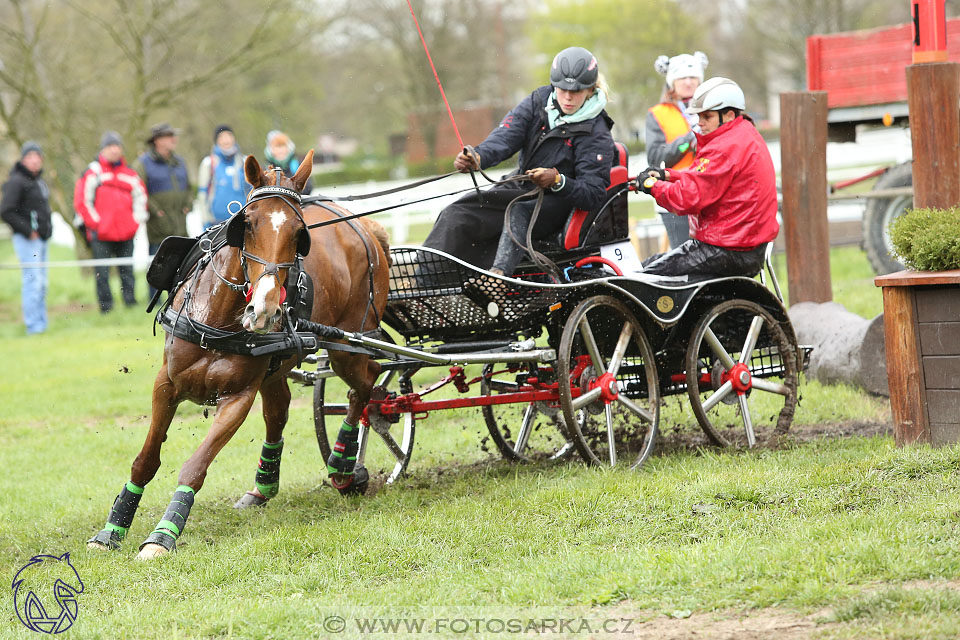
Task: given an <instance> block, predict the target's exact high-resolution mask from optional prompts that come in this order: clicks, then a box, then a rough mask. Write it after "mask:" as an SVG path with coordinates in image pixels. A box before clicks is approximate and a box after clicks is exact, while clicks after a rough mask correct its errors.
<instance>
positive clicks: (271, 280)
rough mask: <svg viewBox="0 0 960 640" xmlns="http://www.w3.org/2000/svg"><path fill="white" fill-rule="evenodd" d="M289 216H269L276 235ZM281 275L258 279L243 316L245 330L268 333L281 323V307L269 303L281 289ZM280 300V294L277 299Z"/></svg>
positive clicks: (284, 213) (278, 211)
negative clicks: (275, 292) (272, 296)
mask: <svg viewBox="0 0 960 640" xmlns="http://www.w3.org/2000/svg"><path fill="white" fill-rule="evenodd" d="M288 218H289V214H288V212H286V211H283V210H282V209H278V210H276V211H271V212H270V213H269V214H267V219H268V220H270V225H271V226H272V227H273V231H274V233H280V229H281V228H282V227H283V225H284V224H285V223H286V222H287V220H288ZM279 278H280V276H279V273H278V274H276V275H264V276H262V277H260V278H257V279H256V284H255V285H254V287H253V293H252V295H251V296H250V302H249V303H248V304H247V307H246V309H245V311H244V314H243V328H244V329H246V330H247V331H254V332H256V333H266V332H268V331H270V330H271V329H272V328H273V326H274V325H275V324H276V323H277V322H279V321H280V306H279V304H278V303H277V302H268V298H269V297H270V294H271V293H272V292H273V291H274V289H277V290H279V289H280V287H281V284H280V280H279ZM276 299H277V300H279V294H278V296H277V297H276Z"/></svg>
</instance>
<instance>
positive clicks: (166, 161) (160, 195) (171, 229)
mask: <svg viewBox="0 0 960 640" xmlns="http://www.w3.org/2000/svg"><path fill="white" fill-rule="evenodd" d="M179 134H180V131H179V130H178V129H174V128H173V127H171V126H170V125H169V124H167V123H166V122H164V123H161V124H158V125H155V126H153V127H152V128H151V129H150V135H149V137H147V140H146V142H147V146H148V149H147V151H145V152H144V153H143V154H141V155H140V157H139V158H137V159H136V161H134V164H133V166H134V169H136V171H137V175H139V176H140V180H141V181H142V182H143V184H144V186H145V187H146V189H147V214H148V215H149V218H148V219H147V242H148V243H149V245H150V255H153V254H155V253H156V252H157V249H158V248H159V247H160V243H161V242H163V240H164V239H165V238H167V237H169V236H186V235H187V213H189V212H190V209H191V207H192V203H193V189H192V187H191V186H190V178H189V176H188V174H187V164H186V163H185V162H184V160H183V158H181V157H180V156H179V155H177V154H176V149H177V141H178V136H179ZM153 293H154V290H153V287H150V297H153Z"/></svg>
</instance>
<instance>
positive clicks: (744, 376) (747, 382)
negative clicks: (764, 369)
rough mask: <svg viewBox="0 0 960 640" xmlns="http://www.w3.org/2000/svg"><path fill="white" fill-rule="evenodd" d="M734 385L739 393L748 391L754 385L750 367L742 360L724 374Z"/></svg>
mask: <svg viewBox="0 0 960 640" xmlns="http://www.w3.org/2000/svg"><path fill="white" fill-rule="evenodd" d="M723 377H724V378H725V379H726V380H729V381H730V384H732V385H733V390H734V391H736V392H737V393H746V392H747V391H749V390H750V388H751V387H753V377H752V376H751V375H750V367H748V366H747V365H745V364H744V363H742V362H738V363H737V364H735V365H733V368H731V369H730V371H728V372H727V373H726V374H724V376H723Z"/></svg>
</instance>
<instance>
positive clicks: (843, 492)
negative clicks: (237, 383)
mask: <svg viewBox="0 0 960 640" xmlns="http://www.w3.org/2000/svg"><path fill="white" fill-rule="evenodd" d="M64 257H66V256H64ZM11 260H12V251H11V250H10V247H9V242H0V262H9V261H11ZM833 260H834V264H833V271H834V278H835V283H834V291H835V295H836V297H837V298H838V299H839V300H840V301H841V302H844V303H845V304H847V306H848V307H849V308H851V309H853V310H855V311H857V312H858V313H861V314H862V315H865V316H866V315H873V314H875V313H877V312H879V304H880V302H879V293H878V291H876V290H875V289H874V288H873V287H872V282H871V278H870V275H869V267H867V266H866V260H865V258H862V254H859V252H856V251H855V250H852V249H851V250H838V251H834V253H833ZM861 262H862V264H861ZM51 279H52V282H51V294H50V307H51V316H52V326H51V329H50V331H49V332H48V333H46V334H44V335H42V336H35V337H26V336H24V335H23V329H22V326H20V325H19V296H18V290H19V284H18V274H17V273H16V272H10V271H0V319H2V320H3V322H2V323H0V351H2V357H0V362H2V363H3V367H4V374H5V375H4V376H3V377H2V379H0V397H2V398H3V400H4V401H3V402H2V403H0V468H2V469H4V471H5V472H6V477H7V490H6V491H5V492H4V497H3V500H0V578H2V577H4V576H6V579H8V580H12V578H13V576H14V574H16V572H17V570H18V569H19V568H20V567H21V566H22V565H23V564H25V563H26V562H27V561H28V560H29V558H30V557H31V556H33V555H35V554H55V555H61V554H62V553H64V552H70V554H71V558H72V562H73V565H74V566H75V567H76V569H77V571H78V573H79V575H80V576H81V578H82V579H83V581H84V584H85V590H84V592H83V594H82V595H81V596H80V598H79V617H78V619H77V622H76V624H75V625H74V627H73V628H71V629H70V630H68V631H67V632H65V633H64V634H63V637H68V638H69V637H75V638H104V639H106V638H165V639H170V638H329V637H348V638H349V637H375V636H378V634H377V633H373V631H372V630H371V629H372V627H368V631H369V632H364V631H363V630H362V628H361V627H362V626H363V625H381V626H379V627H373V628H376V629H377V630H378V631H380V634H379V635H384V633H383V631H384V628H385V627H384V626H383V625H384V624H386V621H385V619H390V620H395V621H399V622H398V624H400V626H399V627H398V629H399V630H398V631H397V632H396V633H387V634H386V637H416V636H419V635H421V634H422V633H427V632H431V633H432V634H433V635H434V636H436V637H516V636H517V635H521V634H519V633H507V632H505V631H503V630H502V629H501V627H500V626H499V625H501V624H503V625H506V624H507V623H508V622H509V621H511V620H518V621H521V622H523V623H524V624H525V625H534V626H533V627H527V631H528V633H527V634H526V635H524V637H526V636H527V635H549V636H550V637H574V638H620V637H623V638H627V637H641V638H662V637H667V638H681V637H692V635H691V634H692V633H693V632H696V633H697V634H698V635H697V636H695V637H707V638H709V637H736V638H805V637H824V638H864V637H869V638H954V637H956V636H957V635H958V633H960V524H958V522H960V500H958V499H957V495H958V490H960V475H958V471H960V449H958V448H944V449H939V450H931V449H929V448H925V447H917V448H911V449H897V448H895V447H894V445H893V442H892V439H891V438H889V437H888V436H884V435H869V434H875V433H877V432H878V431H880V432H882V431H883V428H882V425H884V424H887V423H888V422H889V410H888V405H887V403H886V402H885V401H883V400H880V399H876V398H872V397H869V396H867V395H865V394H862V393H860V392H858V391H856V390H854V389H851V388H847V387H824V386H821V385H818V384H816V383H812V382H811V383H805V384H804V386H803V388H802V400H801V405H800V407H799V409H798V410H797V415H796V420H795V427H794V430H793V431H794V433H795V437H794V438H793V440H792V441H791V442H789V443H788V444H785V445H784V446H782V447H780V448H778V449H759V450H754V451H719V450H716V449H711V448H706V447H699V446H692V445H691V444H690V443H691V442H695V441H696V440H695V439H694V438H693V434H695V433H696V426H695V422H694V421H693V418H692V417H691V416H690V415H689V410H688V409H686V410H684V408H683V407H682V406H678V407H674V408H673V409H671V414H670V415H671V416H672V418H671V420H670V422H669V424H667V425H666V426H667V431H668V434H667V435H668V438H667V439H668V440H669V441H670V442H671V444H670V446H669V447H665V449H666V450H668V453H662V454H661V455H657V456H655V457H654V458H652V459H651V460H650V461H649V462H648V463H647V464H646V465H645V466H644V467H643V468H642V469H641V470H639V471H638V472H629V471H625V470H620V469H616V470H609V469H596V468H587V467H584V466H583V465H581V464H579V463H576V462H570V463H562V464H559V465H556V466H550V465H523V466H516V465H511V464H508V463H504V462H501V461H498V460H495V459H494V458H493V457H492V455H491V454H490V453H487V452H485V451H484V450H483V449H482V448H481V446H480V441H481V439H482V436H483V435H484V433H485V428H484V427H483V423H482V420H481V419H480V415H479V413H478V412H476V411H462V412H449V413H447V414H433V415H431V416H430V418H429V419H428V420H426V421H422V422H419V423H418V434H417V440H418V442H417V447H416V450H415V453H414V458H413V462H412V463H411V469H410V475H409V477H407V478H406V479H404V480H402V481H401V482H399V483H398V484H397V485H395V486H391V487H377V486H374V487H373V490H372V491H371V492H370V495H368V496H366V497H362V498H349V499H345V498H342V497H341V496H339V495H338V494H337V493H336V492H335V491H334V490H333V489H332V488H330V487H329V486H328V485H327V484H326V483H325V478H324V475H323V474H322V473H321V469H322V466H323V461H322V460H321V459H320V455H319V453H318V451H317V447H316V443H315V439H314V435H313V426H312V417H311V394H310V390H309V389H304V388H301V387H299V386H296V385H294V387H293V388H294V401H293V406H292V408H291V414H290V422H289V425H288V427H287V431H286V435H285V439H286V446H285V452H284V463H283V472H282V488H281V492H280V495H279V496H278V497H277V498H276V499H275V500H274V501H272V502H271V503H270V504H269V505H268V506H267V507H265V508H263V509H255V510H247V511H243V512H239V511H236V510H234V509H233V508H232V504H233V502H234V501H235V500H236V498H238V497H239V496H240V495H241V494H242V492H243V491H245V490H247V489H250V488H252V481H253V475H254V471H255V466H256V461H257V456H258V454H259V449H260V444H259V443H260V441H261V440H262V438H263V421H262V418H261V417H260V415H259V406H257V407H255V410H254V412H253V413H251V416H250V418H248V420H247V422H246V423H245V424H244V425H243V426H242V427H241V429H240V431H239V433H238V434H237V436H236V437H235V438H234V439H233V441H232V442H231V443H230V444H229V445H228V446H227V447H226V448H225V449H224V450H223V452H222V453H221V455H220V456H219V457H218V458H217V460H216V461H215V463H214V464H213V465H212V466H211V470H210V473H209V475H208V478H207V482H206V484H205V486H204V488H203V491H202V492H201V493H200V494H198V497H197V502H196V505H195V507H194V509H193V512H192V514H191V517H190V521H189V524H188V525H187V528H186V531H185V533H184V535H183V537H182V538H181V539H180V551H179V552H178V553H176V554H173V555H171V556H169V557H166V558H163V559H160V560H159V561H155V562H150V563H139V562H136V561H134V559H133V557H134V555H135V553H136V547H137V545H138V544H139V542H140V541H141V540H142V539H143V537H144V536H145V535H146V534H147V533H149V531H150V530H151V529H152V528H153V526H154V525H155V524H156V522H157V520H159V518H160V517H161V515H162V514H163V511H164V509H165V507H166V505H167V504H168V502H169V500H170V495H171V493H172V491H173V489H174V488H175V485H176V476H177V473H178V471H179V468H180V465H181V464H182V462H183V461H184V460H185V459H186V458H187V457H188V456H189V455H190V453H192V451H193V449H194V447H195V446H196V444H197V442H198V440H199V438H201V437H202V436H203V434H204V433H205V432H206V430H207V428H208V427H209V424H210V421H211V419H212V415H210V416H207V415H205V414H204V412H203V410H202V409H201V408H199V407H195V406H192V405H191V406H188V405H184V406H183V407H181V410H180V412H179V414H178V417H177V418H176V419H175V421H174V423H173V425H172V427H171V429H170V432H169V438H168V440H167V442H166V444H165V447H164V453H163V461H164V464H163V466H162V467H161V470H160V473H159V474H158V476H157V478H156V480H155V481H154V482H153V483H152V484H151V485H150V486H148V487H147V489H146V492H145V494H144V498H143V501H142V503H141V507H140V511H139V513H138V516H137V519H136V520H135V522H134V524H133V527H132V529H131V532H130V534H129V536H128V538H127V540H126V541H125V544H124V548H123V549H122V550H121V551H120V552H118V553H113V554H100V553H94V552H89V551H87V550H86V549H85V545H84V542H85V540H86V539H87V538H88V537H90V536H91V535H92V534H94V533H95V532H96V531H97V530H99V528H100V527H101V526H102V524H103V521H104V519H105V517H106V515H107V512H108V509H109V507H110V504H111V502H112V500H113V498H114V496H115V495H116V494H117V492H118V491H119V489H120V488H121V486H122V484H123V482H124V481H125V480H126V479H127V477H128V475H127V474H128V472H129V465H130V463H131V462H132V460H133V457H134V456H135V454H136V452H137V451H138V450H139V447H140V445H141V444H142V441H143V437H144V434H145V431H146V428H147V424H148V421H149V418H148V415H147V414H148V411H149V389H150V387H151V383H152V379H153V377H154V375H155V372H156V367H157V366H158V364H159V359H160V348H161V343H162V340H161V338H160V337H159V336H154V335H153V334H152V329H151V323H150V320H149V317H148V316H147V315H146V314H144V313H143V312H142V311H141V310H119V311H116V312H114V313H113V314H111V315H108V316H100V314H98V313H97V312H96V311H95V310H94V309H95V303H94V296H93V285H92V282H91V281H90V280H89V279H82V278H81V276H80V275H79V274H78V272H77V271H76V270H60V271H58V272H55V273H53V274H51ZM783 280H784V281H785V278H784V279H783ZM140 295H141V297H143V296H145V292H144V291H143V290H141V291H140ZM432 379H434V375H433V374H430V375H426V376H422V377H421V379H419V382H429V381H431V380H432ZM341 389H342V387H341ZM332 395H336V391H335V390H334V392H333V393H332ZM878 425H879V426H878ZM839 433H847V434H848V437H842V438H841V437H828V436H830V434H839ZM851 433H852V434H853V435H852V436H850V435H849V434H851ZM824 434H826V435H824ZM858 434H861V435H858ZM863 434H866V435H863ZM374 470H375V471H376V468H374ZM6 593H7V594H11V592H9V591H7V592H6ZM44 593H46V592H44ZM43 596H44V594H41V597H43ZM51 600H52V597H51V596H50V595H49V594H48V593H46V597H45V599H44V602H45V603H50V601H51ZM3 602H4V605H3V606H4V607H5V608H4V616H3V617H2V619H0V638H6V637H14V638H27V637H34V636H33V632H31V631H28V630H27V629H25V628H24V627H22V626H21V624H20V622H19V621H18V620H17V618H16V615H15V613H14V606H13V598H12V595H6V596H4V600H3ZM341 619H342V622H343V624H345V625H346V628H345V629H344V630H343V631H342V632H340V633H337V631H338V630H339V627H338V625H339V624H340V621H341ZM421 619H422V620H423V621H424V622H425V625H426V626H425V627H424V629H425V630H423V631H422V632H421V633H417V632H415V631H414V629H415V627H416V625H417V624H418V623H419V621H420V620H421ZM560 619H562V620H570V621H572V622H570V623H569V624H567V625H566V626H565V627H561V628H560V630H561V631H565V632H564V633H556V632H549V633H547V632H543V633H538V632H537V629H540V630H541V631H542V630H543V629H544V628H547V627H552V628H555V627H553V625H555V624H556V623H557V620H560ZM378 620H380V622H378ZM611 620H612V621H613V623H612V624H611V623H609V621H611ZM458 621H462V622H458ZM605 622H606V623H608V624H607V626H606V627H605V628H604V627H603V624H604V623H605ZM407 625H409V626H407ZM536 625H540V626H539V627H538V626H536ZM506 628H508V629H509V628H511V627H509V626H507V627H506ZM531 628H532V629H533V631H530V629H531ZM587 628H589V629H591V631H590V632H588V631H587V630H586V629H587ZM498 629H501V630H500V631H498ZM730 630H733V631H732V633H733V635H730V633H731V631H730ZM724 633H727V634H728V635H723V634H724Z"/></svg>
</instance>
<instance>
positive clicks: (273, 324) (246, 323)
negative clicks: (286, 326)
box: [241, 311, 281, 333]
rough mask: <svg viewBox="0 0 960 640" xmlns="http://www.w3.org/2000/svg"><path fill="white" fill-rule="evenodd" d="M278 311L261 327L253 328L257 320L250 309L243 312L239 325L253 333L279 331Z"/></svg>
mask: <svg viewBox="0 0 960 640" xmlns="http://www.w3.org/2000/svg"><path fill="white" fill-rule="evenodd" d="M280 318H281V316H280V312H279V311H278V312H277V313H275V314H274V315H273V318H272V319H271V320H269V321H267V322H266V323H265V324H264V325H263V327H262V328H259V329H257V328H255V326H256V322H257V316H256V314H255V313H253V312H252V311H250V312H247V313H244V314H243V316H242V319H241V325H242V326H243V328H244V329H246V330H247V331H251V332H253V333H269V332H270V331H279V329H280Z"/></svg>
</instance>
